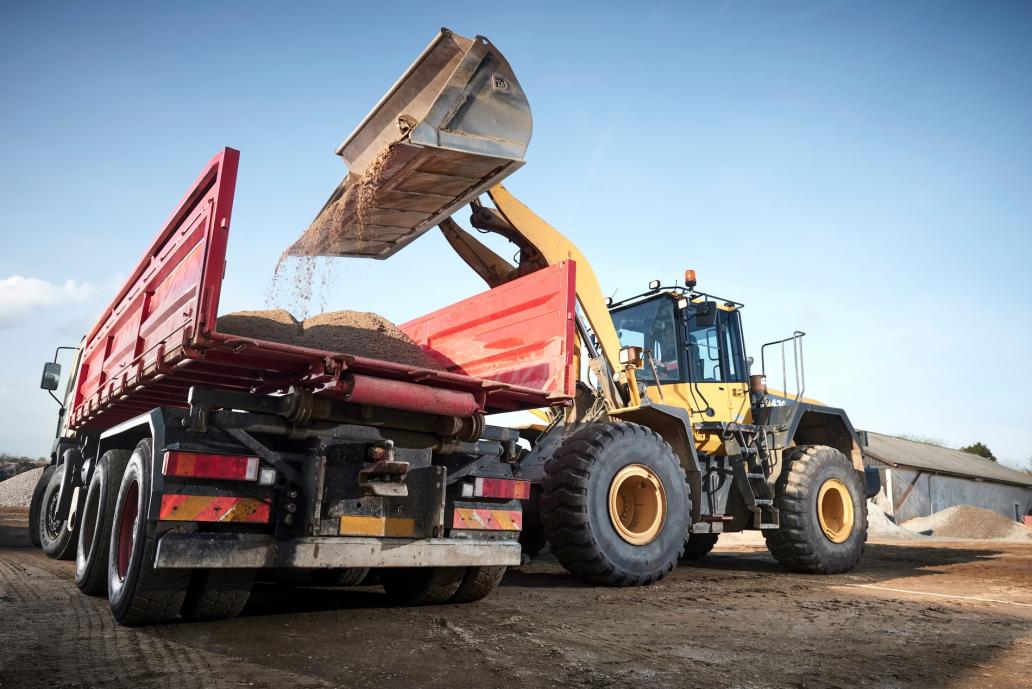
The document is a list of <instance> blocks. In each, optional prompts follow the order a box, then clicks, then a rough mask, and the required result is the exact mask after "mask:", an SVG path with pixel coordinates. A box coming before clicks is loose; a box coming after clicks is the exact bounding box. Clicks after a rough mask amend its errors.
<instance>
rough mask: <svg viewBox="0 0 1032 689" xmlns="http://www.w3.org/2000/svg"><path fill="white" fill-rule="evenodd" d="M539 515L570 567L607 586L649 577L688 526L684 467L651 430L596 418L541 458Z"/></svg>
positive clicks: (670, 562) (640, 582)
mask: <svg viewBox="0 0 1032 689" xmlns="http://www.w3.org/2000/svg"><path fill="white" fill-rule="evenodd" d="M541 517H542V520H543V522H544V526H545V537H546V538H547V539H548V543H549V545H550V546H551V548H552V552H553V553H554V554H555V556H556V558H557V559H558V560H559V562H560V563H562V565H563V566H564V567H565V568H566V569H567V570H568V571H570V572H571V573H573V574H576V575H578V576H580V577H583V578H584V579H587V580H588V581H591V582H593V583H597V584H604V585H608V586H644V585H647V584H652V583H654V582H656V581H658V580H660V579H662V578H663V577H664V576H666V575H667V574H668V573H670V572H671V571H672V570H673V569H674V567H675V566H677V560H678V558H679V557H680V556H681V552H682V551H683V550H684V542H685V540H686V538H687V537H688V529H689V527H690V526H691V498H690V497H689V494H688V484H687V482H686V481H685V473H684V468H683V467H682V466H681V463H680V461H679V460H678V458H677V455H675V454H674V451H673V449H672V448H671V447H670V445H668V444H667V443H666V442H665V441H664V440H663V439H662V438H661V437H660V436H659V435H658V434H657V433H656V432H655V431H652V430H650V429H648V428H645V427H644V426H639V425H638V424H634V423H600V424H594V425H591V426H587V427H585V428H583V429H581V430H579V431H577V432H576V433H574V434H572V435H571V436H570V437H569V438H567V439H566V440H565V441H564V442H563V444H562V445H561V446H560V448H559V449H558V450H557V451H556V453H555V457H553V458H552V459H550V460H549V461H548V462H547V463H546V464H545V479H544V482H543V483H542V493H541Z"/></svg>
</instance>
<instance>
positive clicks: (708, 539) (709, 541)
mask: <svg viewBox="0 0 1032 689" xmlns="http://www.w3.org/2000/svg"><path fill="white" fill-rule="evenodd" d="M719 536H720V534H715V533H693V534H692V535H691V536H689V537H688V540H687V541H685V543H684V555H682V556H681V559H682V560H701V559H702V558H704V557H706V556H707V555H709V551H711V550H713V546H715V545H716V544H717V538H718V537H719Z"/></svg>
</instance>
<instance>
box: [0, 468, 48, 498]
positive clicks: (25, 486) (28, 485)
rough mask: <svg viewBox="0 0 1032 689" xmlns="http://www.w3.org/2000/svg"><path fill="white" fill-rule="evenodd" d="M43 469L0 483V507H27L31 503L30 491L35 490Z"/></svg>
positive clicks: (23, 473) (26, 472) (24, 473)
mask: <svg viewBox="0 0 1032 689" xmlns="http://www.w3.org/2000/svg"><path fill="white" fill-rule="evenodd" d="M43 469H44V467H39V468H38V469H31V470H29V471H25V472H22V473H20V474H18V475H17V476H15V477H14V478H9V479H7V480H6V481H0V506H3V507H28V506H29V503H30V502H32V491H34V490H35V489H36V483H38V482H39V477H40V476H42V475H43Z"/></svg>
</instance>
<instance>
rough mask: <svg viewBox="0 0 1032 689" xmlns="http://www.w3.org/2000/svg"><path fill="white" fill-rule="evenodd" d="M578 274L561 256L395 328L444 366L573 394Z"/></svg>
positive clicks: (467, 372) (529, 386)
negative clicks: (473, 295)
mask: <svg viewBox="0 0 1032 689" xmlns="http://www.w3.org/2000/svg"><path fill="white" fill-rule="evenodd" d="M575 278H576V264H575V263H574V262H573V261H563V262H561V263H558V264H556V265H554V266H549V267H548V268H545V269H543V270H539V271H537V272H535V273H531V274H530V275H527V276H524V277H522V278H520V279H518V280H514V281H512V282H509V283H506V284H504V285H502V286H500V287H496V288H494V289H492V290H488V291H487V292H483V293H481V294H478V295H476V296H475V297H470V298H469V299H465V300H463V301H460V302H458V303H457V304H452V305H451V306H448V307H445V308H443V309H441V310H440V311H435V312H433V313H430V314H427V315H426V316H423V317H421V318H417V319H415V320H413V321H409V322H408V323H405V324H403V325H401V326H400V327H401V329H402V330H403V331H405V333H406V334H408V336H409V337H411V338H412V339H413V340H415V341H416V342H417V343H418V344H419V345H420V346H422V347H423V348H424V349H426V350H427V351H428V352H430V354H431V355H433V356H434V357H435V358H437V359H438V360H440V361H441V362H442V363H444V364H445V365H446V366H447V367H448V370H449V371H453V372H455V373H462V374H465V375H468V376H473V377H476V378H483V379H487V380H490V381H498V382H502V383H508V384H510V385H518V386H523V387H527V388H534V389H537V390H543V391H545V392H548V393H550V394H553V395H572V394H573V386H574V384H575V382H576V376H575V373H576V372H575V371H574V370H573V351H574V343H575V341H576V340H575V339H574V333H575V326H576V322H575V320H574V317H575V313H576V312H575V298H576V292H575V289H576V288H575Z"/></svg>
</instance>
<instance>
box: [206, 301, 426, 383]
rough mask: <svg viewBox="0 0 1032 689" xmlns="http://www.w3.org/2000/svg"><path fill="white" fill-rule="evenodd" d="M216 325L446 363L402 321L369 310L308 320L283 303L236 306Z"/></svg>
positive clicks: (249, 334)
mask: <svg viewBox="0 0 1032 689" xmlns="http://www.w3.org/2000/svg"><path fill="white" fill-rule="evenodd" d="M217 329H218V331H219V332H220V333H224V334H227V335H238V336H240V337H246V338H250V339H256V340H271V341H272V342H281V343H283V344H292V345H298V346H301V347H311V348H312V349H322V350H325V351H328V352H339V353H342V354H353V355H355V356H361V357H367V358H369V359H379V360H381V361H392V362H395V363H399V364H407V365H409V366H417V367H419V368H429V369H434V370H437V371H440V370H443V369H444V366H442V365H441V364H439V363H437V362H436V361H434V360H433V359H432V358H431V357H430V355H428V354H427V353H426V352H425V351H423V349H421V348H420V346H419V345H417V344H416V343H415V342H413V341H412V338H410V337H409V336H408V335H406V334H405V333H403V332H402V331H401V330H400V329H399V328H398V326H396V325H394V324H393V323H391V322H390V321H388V320H387V319H385V318H383V317H381V316H379V315H377V314H375V313H369V312H366V311H330V312H327V313H321V314H319V315H317V316H312V317H311V318H308V319H306V320H304V321H303V322H299V321H298V320H297V319H296V318H294V317H293V316H292V315H291V314H290V313H289V312H288V311H284V310H283V309H273V310H271V311H237V312H236V313H230V314H226V315H225V316H219V320H218V328H217Z"/></svg>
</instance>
